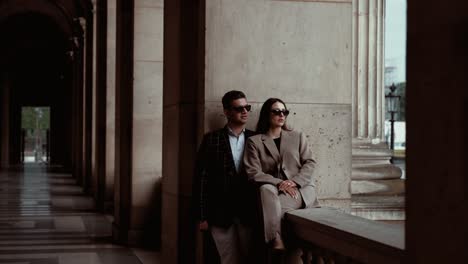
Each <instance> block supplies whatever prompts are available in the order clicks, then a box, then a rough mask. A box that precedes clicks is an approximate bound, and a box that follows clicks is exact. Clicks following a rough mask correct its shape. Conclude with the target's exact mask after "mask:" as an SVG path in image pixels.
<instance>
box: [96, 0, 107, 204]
mask: <svg viewBox="0 0 468 264" xmlns="http://www.w3.org/2000/svg"><path fill="white" fill-rule="evenodd" d="M95 10H96V11H95V14H96V15H95V19H94V21H95V23H94V24H95V56H94V57H95V69H96V70H95V82H94V87H95V89H94V98H95V100H94V107H93V108H94V109H95V110H94V118H93V120H94V124H93V131H94V132H93V150H94V151H93V153H94V155H93V161H94V162H93V175H94V177H93V178H95V179H96V180H95V185H96V188H95V199H96V205H97V208H98V209H99V210H100V211H105V208H106V207H105V198H106V195H107V193H106V192H107V188H106V170H105V169H106V146H107V144H106V111H107V105H106V103H107V102H106V94H107V83H106V82H107V80H106V76H107V0H98V1H97V4H96V9H95Z"/></svg>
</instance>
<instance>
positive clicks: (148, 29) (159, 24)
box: [134, 1, 164, 61]
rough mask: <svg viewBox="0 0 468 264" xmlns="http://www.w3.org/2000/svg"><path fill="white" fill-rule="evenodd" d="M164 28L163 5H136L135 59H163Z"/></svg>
mask: <svg viewBox="0 0 468 264" xmlns="http://www.w3.org/2000/svg"><path fill="white" fill-rule="evenodd" d="M147 2H157V1H147ZM163 30H164V13H163V9H162V8H161V7H158V6H141V7H139V5H136V6H135V33H134V34H135V36H134V39H135V42H134V45H135V46H134V51H135V54H134V58H135V60H145V61H162V60H163V42H164V41H163Z"/></svg>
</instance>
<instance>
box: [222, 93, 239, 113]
mask: <svg viewBox="0 0 468 264" xmlns="http://www.w3.org/2000/svg"><path fill="white" fill-rule="evenodd" d="M241 98H245V94H244V93H243V92H241V91H236V90H232V91H229V92H227V93H225V94H224V96H223V99H222V102H223V108H224V109H230V108H231V106H232V105H231V103H232V101H234V100H237V99H241Z"/></svg>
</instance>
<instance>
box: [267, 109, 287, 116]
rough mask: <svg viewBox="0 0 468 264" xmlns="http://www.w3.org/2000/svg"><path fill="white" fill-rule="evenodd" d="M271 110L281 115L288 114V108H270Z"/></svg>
mask: <svg viewBox="0 0 468 264" xmlns="http://www.w3.org/2000/svg"><path fill="white" fill-rule="evenodd" d="M271 112H272V113H273V114H274V115H277V116H279V115H281V114H283V115H284V116H288V115H289V110H288V109H271Z"/></svg>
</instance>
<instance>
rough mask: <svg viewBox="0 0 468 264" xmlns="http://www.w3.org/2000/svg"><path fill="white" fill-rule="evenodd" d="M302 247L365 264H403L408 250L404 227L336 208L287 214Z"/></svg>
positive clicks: (312, 209)
mask: <svg viewBox="0 0 468 264" xmlns="http://www.w3.org/2000/svg"><path fill="white" fill-rule="evenodd" d="M286 221H287V224H288V226H289V227H290V228H291V229H292V232H293V234H294V237H295V239H296V240H297V241H298V243H299V245H302V246H305V247H319V248H323V249H326V250H329V251H332V252H335V253H337V254H340V255H342V256H346V257H349V258H352V259H353V260H356V261H359V262H363V263H401V262H402V261H403V255H404V249H405V234H404V228H403V226H401V225H391V224H388V223H382V222H376V221H371V220H367V219H364V218H360V217H357V216H354V215H350V214H346V213H343V212H341V211H339V210H337V209H332V208H326V207H322V208H310V209H303V210H295V211H292V212H289V213H287V214H286Z"/></svg>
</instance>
